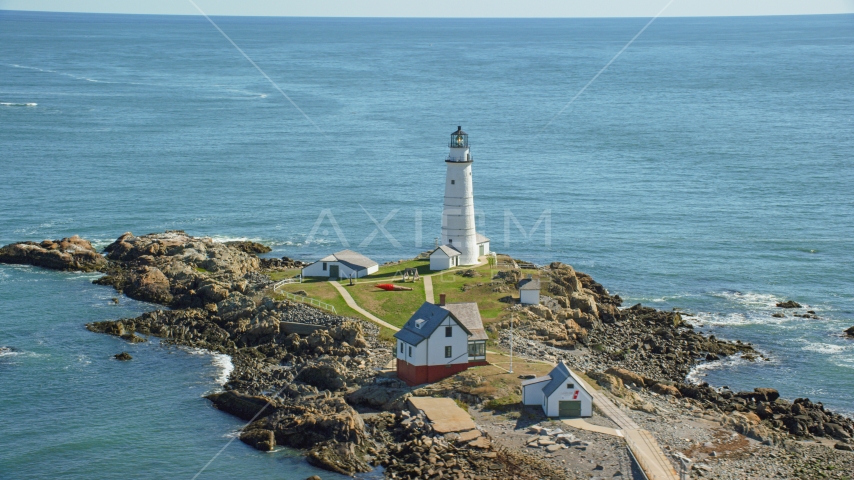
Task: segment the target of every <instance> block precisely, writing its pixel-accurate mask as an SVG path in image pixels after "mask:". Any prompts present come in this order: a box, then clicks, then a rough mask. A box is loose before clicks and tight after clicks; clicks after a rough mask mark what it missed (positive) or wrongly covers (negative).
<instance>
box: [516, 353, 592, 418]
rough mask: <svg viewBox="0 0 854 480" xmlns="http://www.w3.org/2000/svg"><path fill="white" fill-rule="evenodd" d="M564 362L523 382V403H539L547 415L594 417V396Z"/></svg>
mask: <svg viewBox="0 0 854 480" xmlns="http://www.w3.org/2000/svg"><path fill="white" fill-rule="evenodd" d="M585 385H586V384H585V383H584V381H583V380H581V379H579V378H578V377H576V376H575V374H574V373H573V372H572V370H570V369H569V367H567V366H566V364H565V363H563V361H561V362H560V363H558V364H557V366H556V367H555V368H553V369H552V371H551V372H549V374H548V375H546V376H543V377H537V378H533V379H531V380H525V381H523V382H522V404H524V405H540V406H541V407H542V408H543V412H545V414H546V416H547V417H590V416H593V397H592V396H591V395H590V393H589V392H588V391H587V390H586V389H585Z"/></svg>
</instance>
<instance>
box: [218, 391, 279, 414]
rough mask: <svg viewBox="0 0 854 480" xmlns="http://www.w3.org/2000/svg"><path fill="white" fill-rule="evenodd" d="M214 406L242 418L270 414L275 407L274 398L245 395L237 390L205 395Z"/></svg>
mask: <svg viewBox="0 0 854 480" xmlns="http://www.w3.org/2000/svg"><path fill="white" fill-rule="evenodd" d="M205 398H207V399H208V400H210V401H211V402H213V404H214V406H215V407H216V408H217V409H219V410H222V411H223V412H227V413H230V414H232V415H234V416H236V417H239V418H242V419H244V420H251V419H253V418H256V415H257V416H259V417H260V416H263V415H270V414H272V413H273V411H274V409H275V404H274V403H273V402H274V400H272V399H269V398H267V397H262V396H254V395H246V394H244V393H241V392H237V391H234V390H232V391H228V392H222V393H212V394H210V395H208V396H206V397H205Z"/></svg>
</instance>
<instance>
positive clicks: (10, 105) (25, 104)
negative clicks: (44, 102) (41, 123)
mask: <svg viewBox="0 0 854 480" xmlns="http://www.w3.org/2000/svg"><path fill="white" fill-rule="evenodd" d="M0 105H2V106H4V107H35V106H37V105H38V103H11V102H0Z"/></svg>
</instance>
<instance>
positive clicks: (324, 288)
mask: <svg viewBox="0 0 854 480" xmlns="http://www.w3.org/2000/svg"><path fill="white" fill-rule="evenodd" d="M307 280H308V279H307ZM300 290H302V291H304V292H305V293H306V294H307V295H306V296H308V297H311V298H316V299H318V300H320V301H322V302H326V303H328V304H330V305H332V306H334V307H335V311H336V313H337V314H338V315H344V316H347V317H356V318H361V319H365V317H363V316H362V315H361V314H360V313H359V312H357V311H355V310H353V309H352V308H350V307H348V306H347V303H346V302H344V298H342V297H341V294H340V293H338V290H335V287H333V286H332V285H330V284H329V283H328V282H326V281H320V280H313V281H306V282H303V283H289V284H287V285H282V286H281V287H280V288H279V291H280V292H282V291H285V292H291V293H294V292H298V291H300ZM283 297H284V295H277V296H275V297H274V298H279V299H282V298H283ZM365 320H367V319H365Z"/></svg>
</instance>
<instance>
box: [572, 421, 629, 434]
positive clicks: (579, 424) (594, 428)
mask: <svg viewBox="0 0 854 480" xmlns="http://www.w3.org/2000/svg"><path fill="white" fill-rule="evenodd" d="M560 421H561V422H563V423H565V424H566V425H569V426H570V427H575V428H578V429H580V430H587V431H588V432H597V433H604V434H605V435H611V436H613V437H622V436H623V432H622V431H620V430H617V429H615V428H608V427H603V426H600V425H593V424H592V423H587V422H586V421H585V420H584V419H583V418H562V419H561V420H560Z"/></svg>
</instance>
